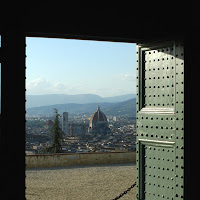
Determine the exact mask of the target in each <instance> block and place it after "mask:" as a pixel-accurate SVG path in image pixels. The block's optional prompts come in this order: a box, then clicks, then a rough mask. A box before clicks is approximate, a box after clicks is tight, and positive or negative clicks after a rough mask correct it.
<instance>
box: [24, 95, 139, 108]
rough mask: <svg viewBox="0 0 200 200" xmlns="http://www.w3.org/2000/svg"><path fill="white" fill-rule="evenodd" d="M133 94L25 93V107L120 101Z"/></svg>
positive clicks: (129, 97) (131, 96)
mask: <svg viewBox="0 0 200 200" xmlns="http://www.w3.org/2000/svg"><path fill="white" fill-rule="evenodd" d="M135 96H136V95H135V94H126V95H118V96H113V97H101V96H99V95H96V94H77V95H68V94H46V95H26V100H27V102H26V108H33V107H40V106H50V105H56V104H68V103H76V104H87V103H103V102H109V103H113V102H122V101H126V100H128V99H131V98H134V97H135Z"/></svg>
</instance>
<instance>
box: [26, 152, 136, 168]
mask: <svg viewBox="0 0 200 200" xmlns="http://www.w3.org/2000/svg"><path fill="white" fill-rule="evenodd" d="M135 162H136V154H135V152H108V153H99V152H98V153H73V154H64V153H60V154H37V155H27V156H26V168H27V169H29V168H40V167H65V166H80V165H98V164H99V165H100V164H119V163H135Z"/></svg>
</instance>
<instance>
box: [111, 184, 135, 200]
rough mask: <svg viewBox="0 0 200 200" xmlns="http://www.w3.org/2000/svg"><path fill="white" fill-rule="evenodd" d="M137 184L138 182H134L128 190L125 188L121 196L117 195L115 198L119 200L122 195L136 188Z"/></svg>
mask: <svg viewBox="0 0 200 200" xmlns="http://www.w3.org/2000/svg"><path fill="white" fill-rule="evenodd" d="M135 186H136V182H135V183H133V185H131V187H129V188H128V189H127V190H125V191H124V192H122V193H121V194H120V195H119V196H117V197H115V198H114V199H113V200H118V199H120V198H121V197H123V196H124V195H125V194H127V193H128V192H129V191H130V190H131V189H132V188H134V187H135Z"/></svg>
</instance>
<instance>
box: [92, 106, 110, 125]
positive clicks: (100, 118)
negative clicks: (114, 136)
mask: <svg viewBox="0 0 200 200" xmlns="http://www.w3.org/2000/svg"><path fill="white" fill-rule="evenodd" d="M92 122H107V117H106V116H105V114H104V113H103V112H102V111H101V110H100V106H99V105H98V107H97V111H96V112H94V113H93V115H92V116H91V118H90V123H92Z"/></svg>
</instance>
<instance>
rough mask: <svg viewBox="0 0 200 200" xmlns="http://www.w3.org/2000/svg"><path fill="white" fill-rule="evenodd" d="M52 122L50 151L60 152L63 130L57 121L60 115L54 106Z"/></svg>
mask: <svg viewBox="0 0 200 200" xmlns="http://www.w3.org/2000/svg"><path fill="white" fill-rule="evenodd" d="M54 113H55V116H54V123H53V126H52V128H51V133H52V135H53V142H52V146H51V153H61V152H62V147H61V142H62V140H63V135H64V133H63V131H62V129H61V127H60V122H59V117H61V116H60V115H59V114H58V110H57V109H56V108H54Z"/></svg>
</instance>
